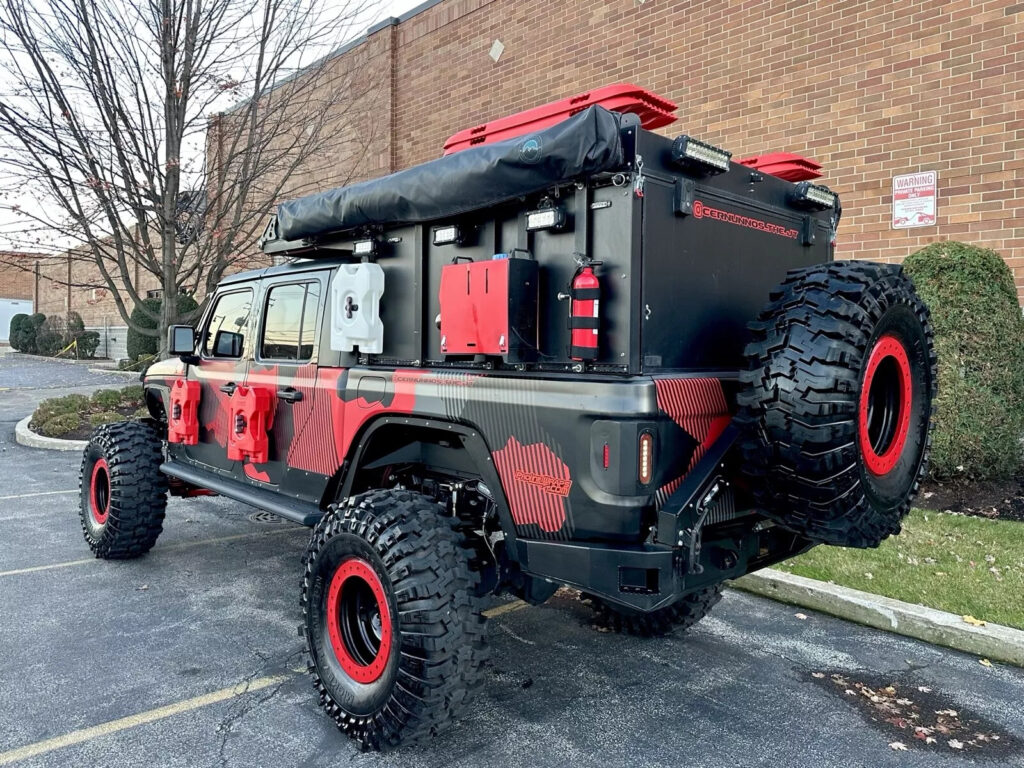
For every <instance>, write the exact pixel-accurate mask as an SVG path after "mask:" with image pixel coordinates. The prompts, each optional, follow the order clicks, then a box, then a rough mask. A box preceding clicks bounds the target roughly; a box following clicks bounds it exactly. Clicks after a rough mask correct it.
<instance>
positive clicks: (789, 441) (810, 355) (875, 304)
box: [736, 261, 936, 547]
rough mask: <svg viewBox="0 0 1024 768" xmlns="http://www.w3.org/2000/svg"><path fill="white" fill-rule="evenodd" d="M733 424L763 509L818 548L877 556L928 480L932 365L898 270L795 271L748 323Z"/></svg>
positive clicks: (919, 310)
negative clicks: (872, 551) (749, 337)
mask: <svg viewBox="0 0 1024 768" xmlns="http://www.w3.org/2000/svg"><path fill="white" fill-rule="evenodd" d="M750 328H751V330H752V331H753V337H754V339H753V341H752V342H751V343H750V344H749V345H748V346H747V349H746V355H747V359H748V362H749V370H748V371H746V372H745V373H744V374H743V376H742V377H741V380H742V385H743V386H742V388H741V391H740V393H739V395H738V398H737V400H738V405H739V410H738V413H737V416H736V422H737V424H739V425H740V426H741V427H743V428H744V430H745V435H744V439H743V442H742V455H743V461H744V469H745V471H746V474H747V476H748V478H749V480H750V483H751V485H752V490H753V491H754V493H755V497H756V499H757V502H758V504H759V506H760V507H761V508H762V509H763V511H764V512H765V514H767V515H768V516H769V517H771V518H773V519H775V520H776V521H777V522H779V523H781V524H782V525H784V526H785V527H787V528H789V529H790V530H793V531H795V532H797V533H799V534H802V535H804V536H806V537H807V538H809V539H812V540H814V541H817V542H823V543H826V544H836V545H840V546H846V547H875V546H878V544H879V543H880V542H881V541H882V540H883V539H885V538H886V537H887V536H889V535H891V534H895V533H899V531H900V521H901V520H902V518H903V517H904V516H905V515H906V513H907V511H908V510H909V509H910V502H911V501H912V500H913V498H914V496H915V495H916V494H917V491H918V489H919V487H920V484H921V480H922V478H923V477H924V475H925V473H926V471H927V462H928V447H929V444H930V435H929V429H930V422H931V415H932V400H933V398H934V397H935V382H936V365H935V350H934V346H933V343H932V327H931V324H930V322H929V317H928V310H927V308H926V307H925V305H924V304H923V302H922V301H921V300H920V298H918V296H917V294H916V292H915V291H914V286H913V283H912V282H911V281H910V279H909V278H908V277H906V276H905V275H904V274H903V270H902V268H901V267H898V266H894V265H886V264H874V263H870V262H858V261H839V262H834V263H831V264H823V265H819V266H815V267H809V268H806V269H800V270H794V271H792V272H790V273H789V275H788V276H787V278H786V280H785V281H784V282H783V283H782V285H781V286H779V288H778V289H777V290H775V291H774V292H773V293H772V295H771V298H770V301H769V303H768V305H767V306H766V307H765V309H764V311H763V312H762V313H761V315H760V317H759V318H758V320H757V322H755V323H752V324H751V326H750Z"/></svg>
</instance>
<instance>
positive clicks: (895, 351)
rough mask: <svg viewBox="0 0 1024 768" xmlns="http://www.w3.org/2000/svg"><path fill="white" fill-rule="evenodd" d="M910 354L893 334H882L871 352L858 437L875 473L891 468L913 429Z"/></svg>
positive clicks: (861, 401)
mask: <svg viewBox="0 0 1024 768" xmlns="http://www.w3.org/2000/svg"><path fill="white" fill-rule="evenodd" d="M913 391H914V387H913V379H912V377H911V373H910V358H909V357H908V356H907V350H906V349H905V348H904V346H903V343H902V342H901V341H900V340H899V339H898V338H896V337H895V336H894V335H892V334H885V335H883V336H881V337H880V338H879V339H878V341H877V342H876V343H875V346H874V347H873V348H872V350H871V353H870V355H869V356H868V361H867V365H866V367H865V370H864V383H863V384H862V385H861V392H860V404H859V407H858V416H859V418H858V430H857V431H858V440H859V442H860V448H861V453H862V454H863V456H864V464H865V466H866V467H867V468H868V471H869V472H871V473H872V474H874V475H885V474H887V473H889V472H891V471H892V468H893V467H895V466H896V462H898V461H899V459H900V456H901V455H902V454H903V448H904V447H905V446H906V444H907V435H908V434H909V433H910V413H911V410H912V405H913Z"/></svg>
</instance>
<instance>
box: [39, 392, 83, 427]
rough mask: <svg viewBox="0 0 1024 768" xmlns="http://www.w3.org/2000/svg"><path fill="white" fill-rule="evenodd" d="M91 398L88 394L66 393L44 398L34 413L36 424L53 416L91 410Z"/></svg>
mask: <svg viewBox="0 0 1024 768" xmlns="http://www.w3.org/2000/svg"><path fill="white" fill-rule="evenodd" d="M89 402H90V401H89V398H88V397H87V396H86V395H65V396H64V397H51V398H50V399H49V400H43V401H42V402H41V403H40V404H39V405H38V406H37V407H36V411H35V413H34V414H33V415H32V421H33V423H35V424H41V423H42V422H44V421H46V420H47V419H50V418H52V417H53V416H63V415H67V414H82V413H85V412H86V411H88V410H89Z"/></svg>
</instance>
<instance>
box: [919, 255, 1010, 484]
mask: <svg viewBox="0 0 1024 768" xmlns="http://www.w3.org/2000/svg"><path fill="white" fill-rule="evenodd" d="M904 267H905V269H906V272H907V274H909V275H910V277H911V278H912V279H913V280H914V283H915V285H916V286H917V290H918V293H919V294H920V295H921V298H922V299H924V301H925V303H926V304H927V305H928V307H929V308H930V309H931V314H932V325H933V326H934V328H935V349H936V352H937V353H938V361H939V377H938V385H939V393H938V397H937V398H936V401H935V407H936V411H935V429H934V432H933V435H932V464H931V466H932V470H931V471H932V475H933V476H934V477H936V478H939V479H943V478H951V477H965V478H970V479H988V478H992V479H996V478H1005V477H1010V476H1012V475H1014V474H1015V473H1016V472H1017V471H1018V470H1019V469H1020V467H1021V462H1022V449H1021V438H1022V437H1024V318H1022V316H1021V308H1020V304H1019V303H1018V300H1017V290H1016V288H1015V286H1014V283H1013V275H1012V273H1011V272H1010V269H1009V267H1007V265H1006V262H1004V261H1003V259H1002V257H1001V256H1000V255H999V254H998V253H996V252H995V251H990V250H987V249H985V248H979V247H977V246H972V245H966V244H964V243H958V242H946V243H934V244H932V245H929V246H927V247H926V248H922V249H921V250H920V251H918V252H917V253H915V254H913V255H911V256H909V257H908V258H907V260H906V262H905V263H904Z"/></svg>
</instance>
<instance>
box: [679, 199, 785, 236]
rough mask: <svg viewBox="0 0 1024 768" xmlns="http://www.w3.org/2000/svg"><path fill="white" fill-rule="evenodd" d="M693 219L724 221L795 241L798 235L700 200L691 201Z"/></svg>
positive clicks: (767, 222)
mask: <svg viewBox="0 0 1024 768" xmlns="http://www.w3.org/2000/svg"><path fill="white" fill-rule="evenodd" d="M693 218H695V219H715V220H716V221H724V222H725V223H726V224H735V225H736V226H739V227H746V228H747V229H756V230H757V231H758V232H767V233H768V234H769V235H779V236H780V237H788V238H789V239H790V240H795V239H796V238H797V235H799V234H800V233H799V232H797V231H796V230H795V229H790V228H789V227H784V226H782V225H781V224H773V223H772V222H770V221H764V220H763V219H755V218H752V217H750V216H743V215H742V214H739V213H731V212H730V211H723V210H722V209H721V208H712V207H711V206H709V205H706V204H705V203H704V202H702V201H701V200H694V201H693Z"/></svg>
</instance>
